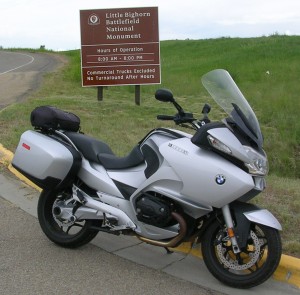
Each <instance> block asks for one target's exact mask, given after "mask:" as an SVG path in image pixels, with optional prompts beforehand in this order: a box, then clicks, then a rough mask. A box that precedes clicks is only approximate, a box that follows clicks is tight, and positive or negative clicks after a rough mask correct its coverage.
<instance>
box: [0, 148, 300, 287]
mask: <svg viewBox="0 0 300 295" xmlns="http://www.w3.org/2000/svg"><path fill="white" fill-rule="evenodd" d="M13 155H14V154H13V153H12V152H11V151H9V150H7V149H6V148H4V147H3V145H2V144H0V164H2V165H4V166H7V167H8V169H9V170H10V171H11V172H12V173H13V174H14V175H15V176H16V177H18V178H19V179H20V180H22V181H23V182H25V183H26V184H28V185H29V186H31V187H33V188H34V189H36V190H38V191H41V189H40V188H39V187H38V186H36V185H35V184H34V183H32V182H31V181H30V180H28V179H27V178H26V177H24V176H23V175H22V174H20V173H19V172H18V171H17V170H15V169H14V168H13V167H12V166H11V161H12V158H13ZM173 250H174V251H176V252H183V253H189V254H192V255H194V256H196V257H198V258H202V255H201V249H200V246H197V247H195V248H193V246H192V244H191V243H182V244H181V245H180V246H179V247H177V248H174V249H173ZM273 278H274V279H275V280H277V281H281V282H285V283H288V284H291V285H293V286H296V287H298V288H300V259H297V258H295V257H291V256H287V255H284V254H283V255H282V256H281V260H280V264H279V266H278V268H277V270H276V271H275V273H274V275H273Z"/></svg>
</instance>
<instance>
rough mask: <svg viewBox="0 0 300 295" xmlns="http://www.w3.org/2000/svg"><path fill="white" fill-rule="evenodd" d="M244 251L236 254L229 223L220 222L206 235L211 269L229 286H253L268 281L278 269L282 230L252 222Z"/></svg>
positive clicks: (205, 251)
mask: <svg viewBox="0 0 300 295" xmlns="http://www.w3.org/2000/svg"><path fill="white" fill-rule="evenodd" d="M220 237H223V238H222V239H221V240H220ZM241 250H242V252H241V253H238V254H234V252H233V251H232V247H231V242H230V239H229V238H228V237H227V234H226V229H225V226H224V225H222V224H220V223H219V222H217V221H215V222H214V223H213V224H211V225H210V226H209V228H208V229H207V231H206V233H205V235H204V236H203V240H202V254H203V259H204V262H205V264H206V266H207V268H208V269H209V271H210V272H211V273H212V274H213V275H214V276H215V277H216V278H217V279H218V280H220V281H221V282H223V283H224V284H226V285H229V286H231V287H235V288H251V287H254V286H257V285H259V284H261V283H263V282H264V281H266V280H267V279H268V278H269V277H270V276H271V275H272V274H273V273H274V271H275V270H276V268H277V266H278V264H279V261H280V257H281V240H280V235H279V232H278V231H277V230H276V229H273V228H270V227H266V226H263V225H259V224H252V225H251V230H250V234H249V237H248V242H247V246H246V247H245V248H244V249H241Z"/></svg>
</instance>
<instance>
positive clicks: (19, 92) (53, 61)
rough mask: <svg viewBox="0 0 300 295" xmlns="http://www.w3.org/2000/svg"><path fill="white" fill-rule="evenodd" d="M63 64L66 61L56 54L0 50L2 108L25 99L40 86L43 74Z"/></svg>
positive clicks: (0, 97)
mask: <svg viewBox="0 0 300 295" xmlns="http://www.w3.org/2000/svg"><path fill="white" fill-rule="evenodd" d="M63 64H64V61H63V60H62V59H61V58H60V57H59V56H58V55H55V54H43V53H21V52H8V51H1V50H0V110H1V109H3V108H5V107H6V106H7V105H9V104H11V103H15V102H20V101H22V100H24V99H25V98H26V97H27V96H28V95H29V94H30V93H32V92H33V91H34V90H36V89H37V88H38V86H39V85H40V83H41V81H42V77H43V74H45V73H48V72H51V71H53V70H55V69H57V68H58V67H59V66H60V65H63Z"/></svg>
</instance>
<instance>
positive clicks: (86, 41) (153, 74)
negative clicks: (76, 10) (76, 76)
mask: <svg viewBox="0 0 300 295" xmlns="http://www.w3.org/2000/svg"><path fill="white" fill-rule="evenodd" d="M80 27H81V74H82V86H83V87H88V86H113V85H138V86H139V85H143V84H159V83H160V56H159V55H160V48H159V34H158V8H157V7H139V8H116V9H97V10H81V11H80ZM98 89H99V88H98ZM137 89H138V93H139V92H140V88H139V87H138V88H137V87H136V96H137ZM98 97H99V90H98ZM136 103H137V99H136ZM137 104H139V102H138V103H137Z"/></svg>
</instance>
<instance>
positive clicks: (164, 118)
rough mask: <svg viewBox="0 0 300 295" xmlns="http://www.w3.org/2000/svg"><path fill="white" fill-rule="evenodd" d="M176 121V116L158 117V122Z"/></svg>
mask: <svg viewBox="0 0 300 295" xmlns="http://www.w3.org/2000/svg"><path fill="white" fill-rule="evenodd" d="M174 119H175V116H168V115H157V120H163V121H167V120H171V121H173V120H174Z"/></svg>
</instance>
